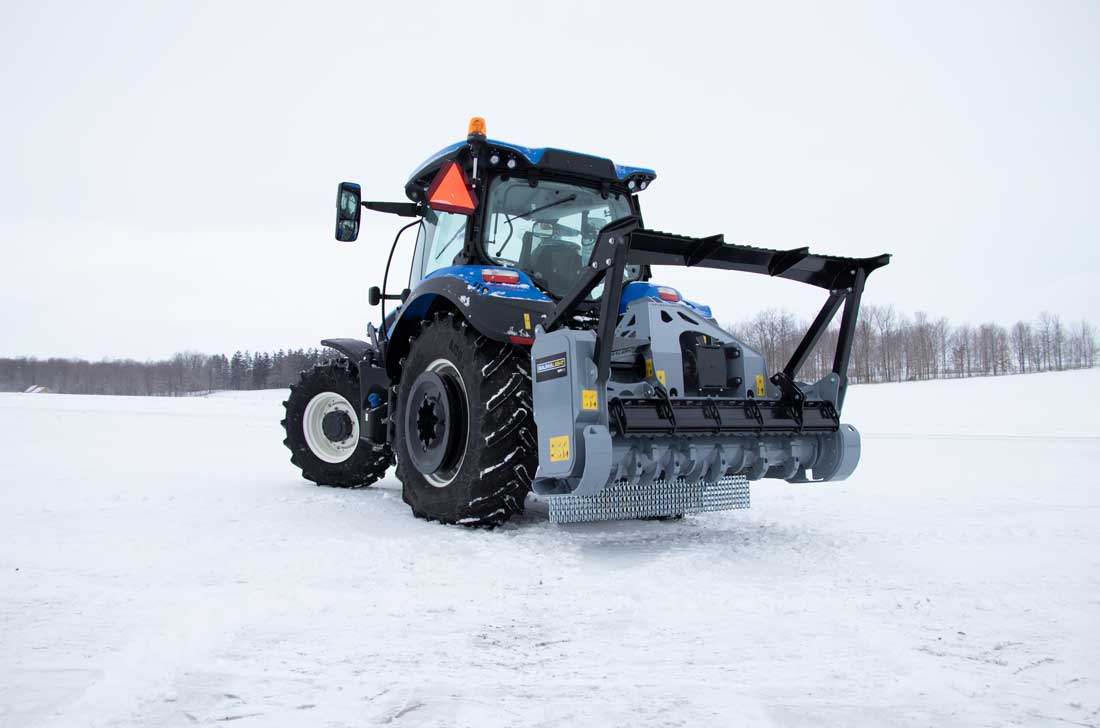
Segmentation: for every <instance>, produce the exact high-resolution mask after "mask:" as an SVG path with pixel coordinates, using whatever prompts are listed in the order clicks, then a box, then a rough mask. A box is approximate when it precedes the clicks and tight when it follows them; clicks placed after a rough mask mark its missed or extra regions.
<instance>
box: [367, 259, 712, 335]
mask: <svg viewBox="0 0 1100 728" xmlns="http://www.w3.org/2000/svg"><path fill="white" fill-rule="evenodd" d="M484 270H508V271H511V272H513V273H516V274H518V275H519V283H486V282H485V280H484V279H483V278H482V277H481V272H482V271H484ZM443 277H449V278H457V279H458V280H460V281H462V282H463V283H465V284H466V287H467V290H468V291H469V294H470V295H471V296H483V297H489V298H504V299H509V300H513V301H517V300H518V301H538V302H539V303H553V302H554V300H553V299H552V298H550V296H548V295H546V293H544V292H543V291H542V290H541V289H539V287H538V286H536V285H535V283H534V281H532V280H531V276H529V275H527V274H526V273H524V272H523V271H521V270H519V269H516V268H502V266H498V265H497V266H493V265H452V266H448V267H446V268H440V269H439V270H436V271H432V272H431V273H429V274H428V275H427V276H425V277H424V280H425V281H427V280H431V279H433V278H443ZM660 288H669V286H658V285H657V284H654V283H650V282H648V281H634V282H632V283H628V284H627V285H626V287H625V288H623V297H622V301H621V302H620V303H619V313H620V314H622V313H625V312H626V307H627V306H629V305H630V304H631V303H633V302H634V301H637V300H638V299H640V298H649V299H651V300H653V301H657V302H658V303H668V301H665V300H663V299H662V298H661V296H660V292H659V290H658V289H660ZM672 290H676V289H672ZM676 293H677V295H679V294H680V292H679V291H676ZM433 298H434V296H431V295H426V296H419V297H418V296H417V295H416V289H413V292H412V295H411V296H410V297H409V302H408V304H407V305H405V306H402V307H401V309H400V310H398V311H395V312H394V313H395V314H397V315H392V314H391V315H390V316H387V317H386V318H387V321H386V329H387V334H391V333H393V329H394V327H395V326H396V325H397V321H398V320H399V319H404V318H406V317H411V318H413V319H418V318H423V317H424V316H425V315H426V314H427V312H428V308H429V306H431V304H432V300H433ZM680 303H681V304H683V305H684V306H687V307H688V308H690V309H691V310H693V311H695V312H696V313H698V314H699V315H700V316H702V317H703V318H707V319H712V318H713V314H712V313H711V309H710V306H706V305H704V304H701V303H696V302H694V301H688V300H687V299H685V298H684V297H683V296H682V295H681V296H680Z"/></svg>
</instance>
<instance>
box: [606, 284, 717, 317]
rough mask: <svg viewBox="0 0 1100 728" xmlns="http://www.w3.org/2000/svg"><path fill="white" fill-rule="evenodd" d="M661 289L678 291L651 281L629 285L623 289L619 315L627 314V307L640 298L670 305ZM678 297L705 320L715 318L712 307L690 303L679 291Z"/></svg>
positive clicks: (677, 292)
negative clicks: (663, 297)
mask: <svg viewBox="0 0 1100 728" xmlns="http://www.w3.org/2000/svg"><path fill="white" fill-rule="evenodd" d="M660 288H670V289H671V290H673V291H676V289H675V288H672V287H671V286H659V285H657V284H655V283H650V282H649V281H634V282H633V283H627V284H626V287H625V288H624V289H623V297H622V300H621V301H620V302H619V313H620V314H623V313H626V307H627V306H629V305H630V304H632V303H634V302H635V301H637V300H638V299H639V298H649V299H651V300H653V301H656V302H658V303H668V301H666V300H664V299H662V298H661V294H660V292H659V291H658V289H660ZM676 295H678V296H680V303H682V304H684V305H685V306H687V307H688V308H690V309H691V310H693V311H695V312H696V313H697V314H699V315H700V316H702V317H703V318H707V319H712V318H714V316H713V314H712V313H711V310H710V306H706V305H704V304H702V303H695V302H694V301H689V300H687V299H686V298H684V297H683V295H682V294H681V293H680V292H679V291H676Z"/></svg>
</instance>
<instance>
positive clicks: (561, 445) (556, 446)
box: [550, 435, 569, 463]
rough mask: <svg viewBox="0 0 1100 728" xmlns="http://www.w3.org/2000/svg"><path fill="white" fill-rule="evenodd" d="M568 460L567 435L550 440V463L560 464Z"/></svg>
mask: <svg viewBox="0 0 1100 728" xmlns="http://www.w3.org/2000/svg"><path fill="white" fill-rule="evenodd" d="M568 459H569V435H561V436H559V437H551V438H550V462H552V463H560V462H564V461H566V460H568Z"/></svg>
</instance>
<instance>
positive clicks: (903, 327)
mask: <svg viewBox="0 0 1100 728" xmlns="http://www.w3.org/2000/svg"><path fill="white" fill-rule="evenodd" d="M839 318H840V317H839V315H838V316H837V319H838V321H839ZM808 326H809V323H808V322H807V321H801V320H799V319H798V317H796V316H795V315H794V314H792V313H790V312H789V311H783V310H779V309H768V310H765V311H762V312H760V313H758V314H757V315H755V316H753V317H752V318H751V319H748V320H745V321H741V322H739V323H735V324H732V325H729V326H727V327H726V328H727V329H729V330H730V331H731V332H733V333H734V334H735V335H736V336H738V337H739V338H741V339H743V340H744V341H745V342H746V343H747V344H749V345H750V346H752V347H753V348H755V349H757V350H759V351H761V352H762V353H763V354H764V356H765V357H766V358H767V360H768V363H769V366H770V367H771V368H772V369H773V370H775V369H779V368H781V367H782V366H783V365H784V364H785V363H786V362H787V360H788V359H789V358H790V356H791V354H792V353H793V352H794V349H795V347H796V346H797V345H798V342H799V340H800V339H801V338H802V335H803V333H804V332H805V331H806V329H807V328H808ZM838 331H839V325H838V324H834V325H833V327H832V328H831V329H830V330H829V331H827V332H826V333H825V335H824V336H823V337H822V341H821V344H820V345H819V346H818V348H817V351H816V352H814V355H813V356H812V357H811V359H810V360H808V361H807V362H806V365H805V367H804V368H803V370H802V372H801V373H800V378H801V379H803V380H807V381H814V380H816V379H818V378H820V377H822V376H824V375H825V374H826V373H828V372H829V371H831V369H832V364H833V353H834V352H835V350H836V340H837V334H838ZM1097 350H1098V347H1097V343H1096V333H1095V331H1094V329H1093V327H1092V326H1091V325H1090V324H1089V323H1088V322H1084V321H1082V322H1080V323H1075V324H1072V325H1067V324H1065V323H1063V322H1062V320H1061V319H1060V318H1059V317H1058V316H1055V315H1053V314H1049V313H1043V314H1040V316H1039V317H1038V319H1036V320H1035V321H1018V322H1016V323H1015V324H1013V325H1012V326H1010V327H1007V328H1006V327H1004V326H1001V325H1000V324H995V323H985V324H981V325H978V326H974V325H971V324H958V325H953V324H951V323H950V322H949V321H948V320H947V319H946V318H937V319H934V320H933V319H931V318H929V317H928V316H927V315H926V314H924V313H917V314H915V315H914V316H912V317H909V316H906V315H904V314H899V313H898V312H896V311H895V310H894V307H893V306H875V305H870V304H868V305H864V306H863V308H862V310H861V311H860V316H859V321H858V322H857V324H856V336H855V342H854V344H853V348H852V361H851V364H850V365H849V368H848V374H849V376H850V380H851V381H852V382H853V383H863V382H900V381H908V380H916V379H940V378H947V377H972V376H984V375H993V374H1010V373H1024V372H1040V371H1049V370H1061V369H1079V368H1084V367H1092V366H1095V365H1096V359H1097ZM334 356H338V354H337V353H336V352H334V351H332V350H330V349H289V350H279V351H275V352H240V351H238V352H236V353H234V354H233V355H232V356H226V355H224V354H213V355H208V354H197V353H182V354H176V355H175V356H173V357H172V358H170V359H162V360H159V361H144V362H141V361H133V360H130V359H122V360H106V361H97V362H90V361H84V360H81V359H35V358H33V357H19V358H6V359H4V358H0V391H6V392H22V391H24V390H26V389H27V388H28V387H31V386H35V385H37V386H44V387H46V388H48V389H49V390H50V391H51V392H67V393H73V394H123V395H158V396H172V397H178V396H187V395H193V394H202V393H206V392H211V391H218V390H227V389H228V390H244V389H271V388H277V387H286V386H288V385H290V384H291V383H292V382H294V381H295V380H296V379H297V377H298V372H300V371H302V370H303V369H307V368H309V367H311V366H313V365H314V364H317V363H318V362H320V361H323V360H325V359H329V358H332V357H334Z"/></svg>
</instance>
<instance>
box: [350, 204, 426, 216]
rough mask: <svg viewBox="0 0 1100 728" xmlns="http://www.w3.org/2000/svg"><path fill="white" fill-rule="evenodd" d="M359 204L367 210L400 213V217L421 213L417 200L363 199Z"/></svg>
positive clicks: (392, 213) (391, 213)
mask: <svg viewBox="0 0 1100 728" xmlns="http://www.w3.org/2000/svg"><path fill="white" fill-rule="evenodd" d="M360 204H361V205H363V207H365V208H367V209H368V210H374V211H375V212H385V213H389V214H390V215H400V216H401V217H416V216H417V215H420V214H422V213H421V207H420V204H419V203H417V202H372V201H370V200H363V201H362V202H361V203H360Z"/></svg>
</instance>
